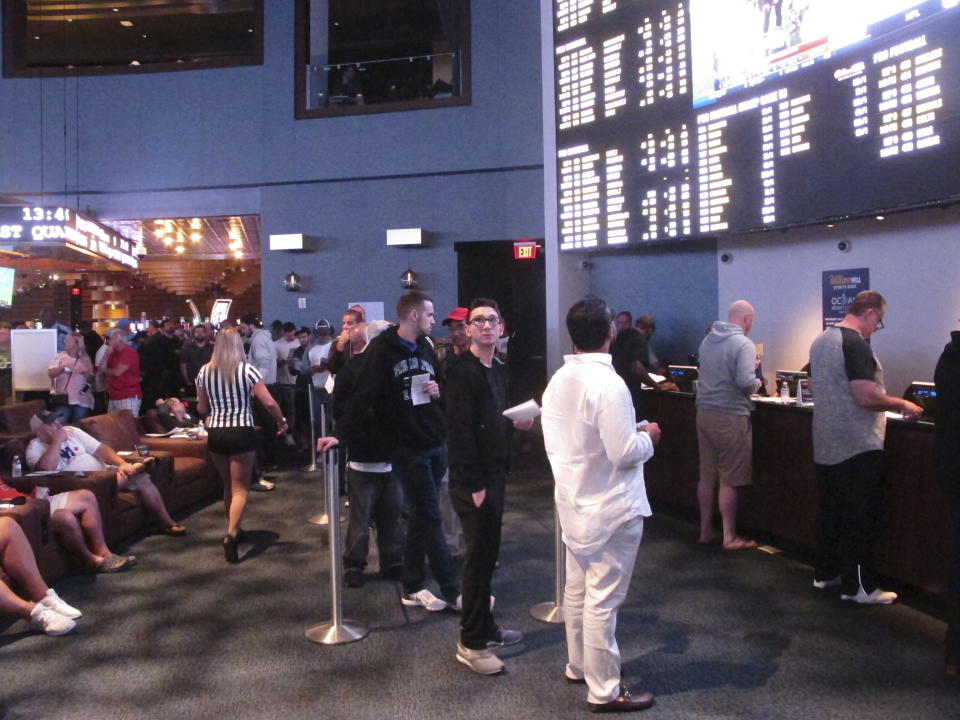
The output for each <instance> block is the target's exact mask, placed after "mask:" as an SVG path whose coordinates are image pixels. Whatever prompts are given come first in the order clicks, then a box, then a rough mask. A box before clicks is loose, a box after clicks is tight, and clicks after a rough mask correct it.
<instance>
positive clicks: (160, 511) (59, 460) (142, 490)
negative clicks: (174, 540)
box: [27, 412, 187, 536]
mask: <svg viewBox="0 0 960 720" xmlns="http://www.w3.org/2000/svg"><path fill="white" fill-rule="evenodd" d="M30 429H31V430H32V431H33V432H35V433H36V434H37V436H36V437H35V438H34V439H33V440H31V441H30V444H29V445H28V446H27V466H28V467H30V468H31V469H32V470H67V471H69V472H83V471H97V470H106V469H107V468H108V467H116V468H117V489H119V490H129V491H130V492H133V493H135V494H136V495H138V496H139V498H140V502H142V503H143V505H144V507H146V508H147V510H149V511H150V513H151V514H152V515H154V516H155V517H156V518H157V519H158V520H159V521H160V531H161V532H162V533H163V534H164V535H174V536H180V535H186V534H187V529H186V528H185V527H184V526H183V525H181V524H180V523H178V522H177V521H176V520H174V519H173V518H172V517H170V513H169V512H167V507H166V505H164V504H163V498H162V497H160V491H159V490H157V486H156V485H154V484H153V480H151V479H150V476H149V475H148V474H147V473H145V472H144V471H143V463H136V464H131V463H128V462H127V461H126V460H124V459H123V458H122V457H121V456H120V455H118V454H117V453H116V451H114V449H113V448H111V447H110V446H109V445H107V444H106V443H102V442H100V441H99V440H97V439H96V438H94V437H93V436H91V435H89V434H88V433H85V432H84V431H83V430H81V429H80V428H76V427H64V426H63V425H61V424H60V416H59V415H57V414H56V413H45V412H41V413H37V414H36V415H34V416H33V417H32V418H30Z"/></svg>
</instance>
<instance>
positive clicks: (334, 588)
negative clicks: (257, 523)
mask: <svg viewBox="0 0 960 720" xmlns="http://www.w3.org/2000/svg"><path fill="white" fill-rule="evenodd" d="M323 465H324V473H323V477H324V481H325V483H324V484H325V485H326V500H327V517H329V518H332V520H333V521H332V522H329V523H328V526H329V531H328V532H329V534H330V543H329V547H330V602H331V605H332V608H331V613H330V615H331V617H330V622H328V623H324V624H323V625H317V626H316V627H312V628H310V629H309V630H307V631H306V633H304V634H305V635H306V637H307V639H308V640H310V641H312V642H315V643H319V644H320V645H344V644H346V643H350V642H354V641H356V640H362V639H363V638H365V637H366V636H367V635H368V634H369V633H370V630H369V629H368V628H367V627H366V626H365V625H361V624H360V623H358V622H356V621H355V620H344V618H343V594H342V591H343V557H342V554H341V551H340V522H339V520H340V508H339V507H338V505H339V503H340V495H339V493H338V492H337V488H338V486H339V480H340V478H339V475H340V466H339V464H338V458H337V451H336V450H328V451H327V452H326V454H325V456H324V462H323Z"/></svg>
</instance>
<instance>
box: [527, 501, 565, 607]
mask: <svg viewBox="0 0 960 720" xmlns="http://www.w3.org/2000/svg"><path fill="white" fill-rule="evenodd" d="M553 526H554V550H553V555H554V564H555V566H556V567H555V568H554V585H553V597H554V600H553V602H542V603H537V604H536V605H534V606H533V607H531V608H530V615H531V616H532V617H533V618H534V619H535V620H540V621H542V622H546V623H562V622H563V586H564V585H566V583H567V546H566V545H564V544H563V532H562V531H561V530H560V516H559V515H558V514H557V510H556V508H554V510H553Z"/></svg>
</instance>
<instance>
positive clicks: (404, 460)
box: [393, 445, 460, 602]
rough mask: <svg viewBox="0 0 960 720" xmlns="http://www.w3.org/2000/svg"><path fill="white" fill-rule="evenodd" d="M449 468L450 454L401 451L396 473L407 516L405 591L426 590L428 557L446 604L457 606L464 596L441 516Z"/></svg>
mask: <svg viewBox="0 0 960 720" xmlns="http://www.w3.org/2000/svg"><path fill="white" fill-rule="evenodd" d="M446 467H447V450H446V448H445V447H444V446H443V445H439V446H437V447H433V448H409V447H397V448H396V449H395V450H394V457H393V471H394V473H396V475H397V476H398V477H399V478H400V482H401V484H402V486H403V494H404V507H405V514H406V516H407V545H406V549H405V550H404V557H403V591H404V592H405V593H407V594H408V595H409V594H412V593H415V592H419V591H420V590H423V589H424V588H425V587H426V579H427V577H426V568H425V567H424V556H426V557H427V559H428V560H429V561H430V571H431V572H432V573H433V577H434V579H435V580H436V581H437V584H438V585H439V586H440V594H441V595H442V596H443V598H444V599H445V600H448V601H450V602H454V601H455V600H456V599H457V595H459V594H460V580H459V578H458V577H457V569H456V566H455V565H454V563H453V558H452V557H451V556H450V550H449V548H447V541H446V539H445V538H444V536H443V520H442V517H441V515H440V487H441V481H442V479H443V473H444V471H445V470H446Z"/></svg>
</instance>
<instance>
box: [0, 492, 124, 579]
mask: <svg viewBox="0 0 960 720" xmlns="http://www.w3.org/2000/svg"><path fill="white" fill-rule="evenodd" d="M15 497H24V498H25V497H29V496H28V495H25V494H24V493H22V492H20V491H19V490H17V489H16V488H12V487H9V486H8V485H5V484H4V483H3V481H2V480H0V502H3V500H4V499H6V498H15ZM50 529H51V530H52V531H53V533H54V535H56V536H57V537H58V538H59V540H60V544H61V545H62V546H63V549H64V550H66V551H67V552H68V553H70V554H72V555H75V556H76V557H78V558H80V559H81V560H83V564H84V565H85V566H86V567H87V568H88V569H89V570H91V571H94V572H101V573H114V572H120V571H121V570H127V569H129V568H131V567H133V566H134V565H135V564H136V562H137V558H136V557H135V556H133V555H126V556H124V555H114V554H113V552H112V551H111V550H110V548H108V547H107V541H106V540H105V539H104V537H103V518H101V517H100V507H99V506H98V505H97V497H96V495H94V494H93V493H92V492H90V491H89V490H69V491H67V492H62V493H57V494H56V495H51V496H50Z"/></svg>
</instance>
